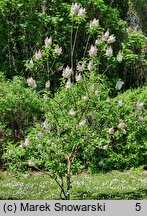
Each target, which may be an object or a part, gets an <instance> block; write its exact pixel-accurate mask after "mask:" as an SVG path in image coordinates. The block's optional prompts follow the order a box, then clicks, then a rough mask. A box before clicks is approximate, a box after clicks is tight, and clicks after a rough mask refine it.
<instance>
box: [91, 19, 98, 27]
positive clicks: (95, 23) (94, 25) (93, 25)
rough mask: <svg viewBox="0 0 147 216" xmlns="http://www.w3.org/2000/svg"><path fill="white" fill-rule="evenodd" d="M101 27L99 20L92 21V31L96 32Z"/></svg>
mask: <svg viewBox="0 0 147 216" xmlns="http://www.w3.org/2000/svg"><path fill="white" fill-rule="evenodd" d="M98 26H99V20H98V19H96V18H94V19H93V20H92V21H90V29H91V30H94V29H96V28H97V27H98Z"/></svg>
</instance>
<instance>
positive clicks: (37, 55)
mask: <svg viewBox="0 0 147 216" xmlns="http://www.w3.org/2000/svg"><path fill="white" fill-rule="evenodd" d="M35 58H36V59H37V60H39V59H41V58H42V54H41V51H40V49H39V50H38V52H37V51H36V53H35Z"/></svg>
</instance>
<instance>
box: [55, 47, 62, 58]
mask: <svg viewBox="0 0 147 216" xmlns="http://www.w3.org/2000/svg"><path fill="white" fill-rule="evenodd" d="M55 53H56V54H57V55H58V56H60V55H61V53H62V47H57V48H55Z"/></svg>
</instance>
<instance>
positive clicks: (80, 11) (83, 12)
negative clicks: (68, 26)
mask: <svg viewBox="0 0 147 216" xmlns="http://www.w3.org/2000/svg"><path fill="white" fill-rule="evenodd" d="M85 15H86V10H85V8H82V7H81V8H80V9H79V12H78V16H79V17H84V16H85Z"/></svg>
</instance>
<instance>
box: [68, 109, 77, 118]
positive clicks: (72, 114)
mask: <svg viewBox="0 0 147 216" xmlns="http://www.w3.org/2000/svg"><path fill="white" fill-rule="evenodd" d="M76 113H77V112H76V111H75V110H74V109H73V108H72V109H70V110H69V115H71V116H75V115H76Z"/></svg>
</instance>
